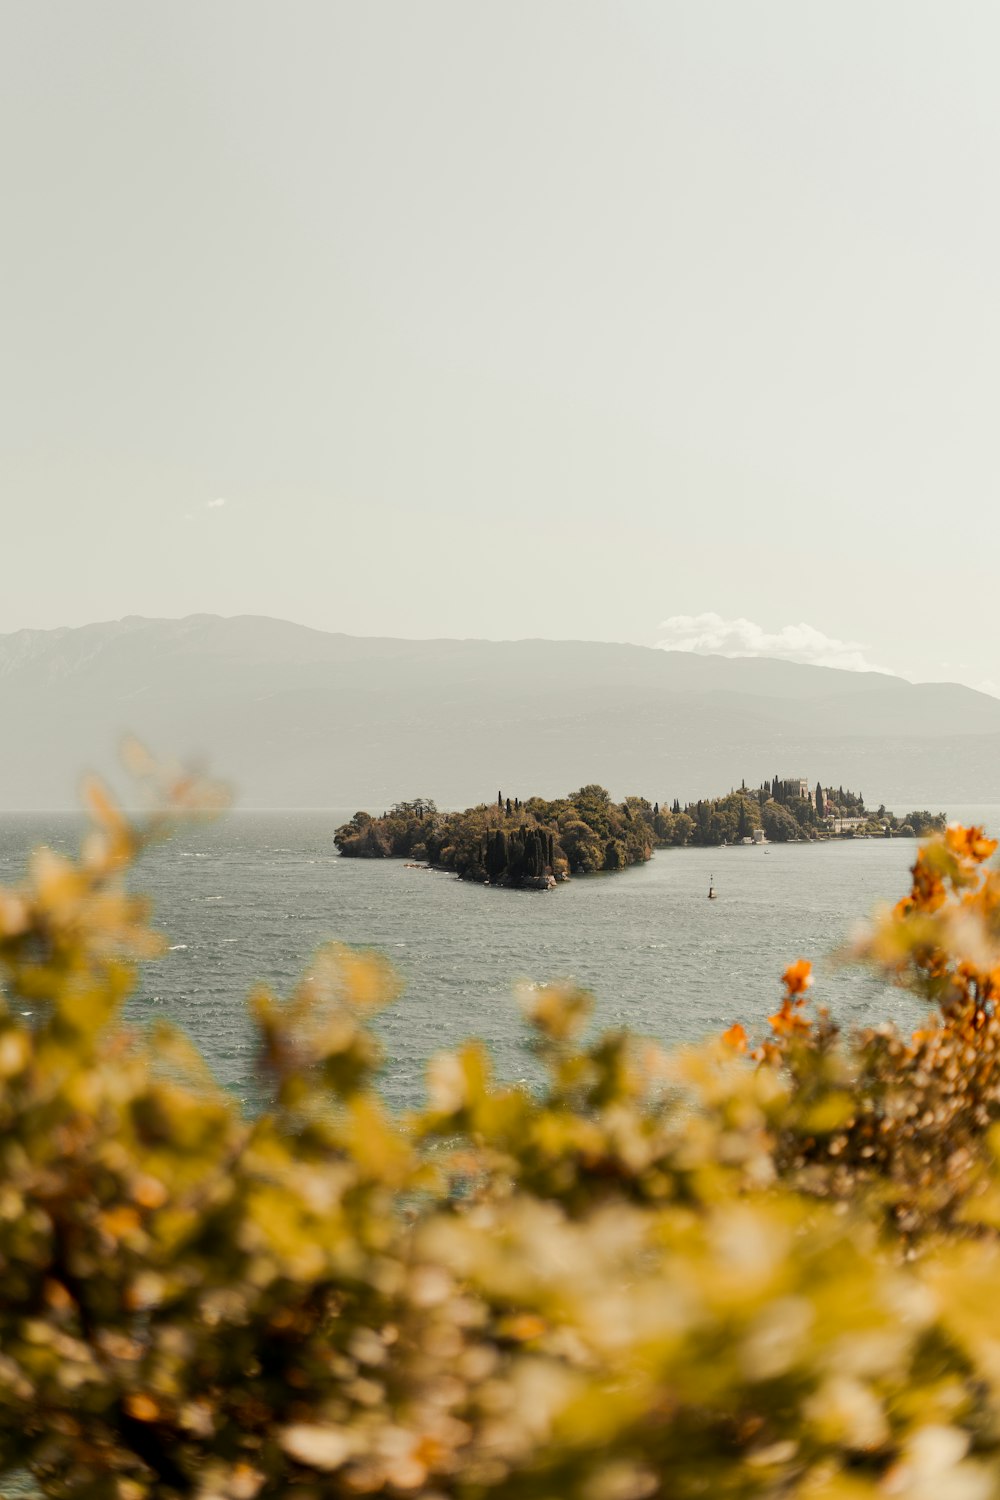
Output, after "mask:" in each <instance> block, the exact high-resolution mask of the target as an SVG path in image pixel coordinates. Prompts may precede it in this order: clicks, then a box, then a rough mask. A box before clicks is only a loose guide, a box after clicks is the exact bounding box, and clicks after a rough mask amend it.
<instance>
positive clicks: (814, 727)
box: [0, 615, 1000, 809]
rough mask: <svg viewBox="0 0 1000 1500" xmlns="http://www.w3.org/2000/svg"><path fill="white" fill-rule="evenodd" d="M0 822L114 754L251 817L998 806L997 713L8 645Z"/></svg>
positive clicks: (967, 706) (856, 697) (124, 641)
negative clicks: (795, 780) (232, 800)
mask: <svg viewBox="0 0 1000 1500" xmlns="http://www.w3.org/2000/svg"><path fill="white" fill-rule="evenodd" d="M0 707H2V722H3V733H2V734H0V807H2V808H5V809H18V808H20V809H28V808H31V809H41V808H47V807H65V806H71V805H73V803H74V801H75V788H76V784H77V780H78V777H79V774H80V772H81V771H82V770H83V769H85V768H96V769H99V770H103V771H106V772H107V771H112V770H113V768H114V766H115V762H116V756H115V746H116V743H117V741H118V739H119V738H120V737H121V735H123V734H125V733H134V734H137V735H139V736H140V737H141V738H143V739H144V740H145V741H146V742H147V743H148V744H149V745H150V747H151V748H153V749H154V750H157V751H163V752H165V753H171V754H177V755H182V756H191V755H198V756H200V757H202V758H203V759H206V760H207V761H208V762H209V764H210V765H211V767H212V769H213V770H214V771H216V772H217V773H218V774H221V775H223V776H225V777H228V778H229V779H231V780H232V782H233V784H234V789H235V790H236V793H237V796H238V799H239V801H240V803H241V804H243V805H245V806H257V807H310V806H312V807H334V808H348V807H354V806H364V805H366V804H367V805H369V806H371V807H376V806H378V807H379V808H381V806H382V805H387V804H388V803H390V802H392V801H395V800H397V799H400V798H407V797H412V796H417V795H422V796H428V797H433V798H434V799H435V800H436V801H437V802H438V803H439V804H440V805H442V806H456V805H465V804H467V803H470V802H475V801H477V800H479V799H483V798H492V797H494V796H495V795H496V789H497V787H498V786H502V787H503V788H504V790H505V791H507V790H509V791H510V792H511V793H514V792H515V791H517V790H518V789H519V788H521V789H523V788H526V787H530V788H531V790H532V791H533V792H538V793H539V794H541V795H555V794H557V793H559V792H562V791H565V789H566V787H568V786H575V785H579V784H582V783H584V782H588V781H600V782H602V783H603V784H605V785H607V786H608V787H609V789H610V790H611V791H612V792H613V793H614V795H615V796H616V797H620V796H624V795H626V794H628V793H632V792H639V793H642V794H644V795H647V796H649V797H651V798H652V797H658V798H660V799H661V800H662V799H663V798H664V797H669V798H671V799H672V798H673V797H674V796H679V797H680V798H681V799H682V800H684V799H686V798H688V797H697V796H700V795H709V794H714V793H716V792H717V791H718V789H719V787H720V786H722V785H730V784H732V783H733V782H736V783H738V782H739V780H740V779H741V778H742V777H746V779H747V781H748V782H749V783H751V784H756V783H757V782H758V781H760V780H761V779H763V778H764V777H765V776H766V777H770V776H772V775H775V774H778V775H781V776H785V775H788V776H792V775H805V776H808V777H810V779H811V780H813V781H815V780H821V781H827V780H832V781H835V782H838V783H839V782H843V783H845V784H850V785H852V786H860V787H861V788H862V790H863V791H864V792H865V794H866V796H868V798H869V799H870V800H874V801H875V802H877V801H880V800H885V801H886V802H887V804H889V805H892V802H893V801H896V802H897V803H902V802H904V801H905V802H907V803H910V802H913V801H921V800H932V801H934V802H947V801H977V800H982V801H1000V699H996V698H992V697H990V696H988V695H987V694H984V693H978V692H976V691H974V690H973V689H972V688H967V687H962V686H960V685H958V684H955V683H910V682H906V681H904V680H903V679H902V678H898V677H890V676H886V675H884V674H881V673H875V672H871V673H855V672H845V671H840V670H838V669H836V668H831V667H812V666H803V665H799V664H797V663H792V662H786V661H777V660H769V659H765V658H745V659H733V658H728V657H721V656H698V655H693V654H690V653H686V652H676V651H661V650H657V649H655V648H651V647H645V646H634V645H626V644H615V643H609V642H587V641H548V640H521V641H482V640H448V639H443V640H426V641H413V640H399V639H392V638H388V637H368V636H350V635H344V634H338V633H328V632H324V631H320V630H312V629H310V628H308V627H306V626H302V625H295V624H292V623H290V622H288V621H284V620H272V619H269V618H266V617H263V616H254V615H243V616H235V617H232V618H224V617H221V616H218V615H189V616H186V617H185V618H183V619H179V620H155V619H146V618H144V617H140V616H128V617H126V618H125V619H123V620H120V621H114V622H108V623H103V624H94V625H87V626H82V627H79V628H68V627H63V628H60V629H56V630H41V631H40V630H22V631H16V632H14V633H13V634H10V635H3V636H0Z"/></svg>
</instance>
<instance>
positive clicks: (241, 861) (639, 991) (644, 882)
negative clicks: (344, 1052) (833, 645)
mask: <svg viewBox="0 0 1000 1500" xmlns="http://www.w3.org/2000/svg"><path fill="white" fill-rule="evenodd" d="M948 811H949V815H950V816H953V817H959V818H962V819H964V820H966V821H968V820H970V819H971V818H972V817H974V816H975V817H976V818H977V819H978V820H979V821H985V822H986V823H987V825H988V826H989V827H991V828H994V829H995V828H997V827H1000V808H995V807H985V808H984V807H979V808H958V807H956V808H949V809H948ZM344 817H345V814H342V813H329V812H327V813H239V812H237V813H233V814H230V815H229V816H228V817H227V818H225V819H223V820H221V821H220V822H218V823H216V824H213V825H210V826H208V827H203V828H200V829H197V830H194V831H188V832H186V833H183V834H181V835H180V836H179V837H178V838H176V839H175V840H174V841H173V843H171V844H169V845H165V846H163V847H162V848H160V849H157V850H156V851H154V852H153V853H152V854H150V855H149V856H148V858H147V860H146V862H145V864H144V866H143V867H142V873H141V880H140V884H141V885H142V886H143V888H144V889H146V890H147V891H148V892H149V893H150V894H151V895H152V897H153V899H154V902H155V921H156V924H157V926H159V927H161V928H162V929H163V931H164V932H166V933H167V934H168V940H169V942H170V944H171V947H170V951H169V953H167V955H166V956H165V957H164V958H162V959H160V960H158V961H157V962H155V963H151V964H148V965H146V966H145V967H144V969H143V971H142V974H141V978H140V983H139V987H138V990H137V993H136V995H135V997H134V999H133V1000H132V1002H131V1003H130V1014H131V1016H132V1018H133V1019H135V1020H137V1021H141V1020H143V1019H151V1018H154V1017H163V1018H166V1019H169V1020H171V1021H173V1022H175V1023H177V1024H178V1025H180V1026H182V1027H183V1028H184V1029H185V1030H186V1031H187V1032H188V1034H189V1035H190V1036H191V1037H192V1038H193V1039H194V1040H195V1041H196V1042H197V1044H198V1046H199V1047H200V1048H201V1050H202V1052H203V1053H204V1054H205V1056H206V1057H207V1059H208V1061H209V1062H210V1064H211V1066H212V1068H213V1070H214V1072H215V1074H216V1076H217V1077H218V1078H219V1079H220V1080H221V1081H222V1082H223V1083H225V1084H226V1085H227V1086H228V1087H229V1088H231V1089H233V1090H234V1091H235V1092H236V1093H237V1094H239V1095H240V1096H241V1097H242V1098H243V1099H244V1100H246V1101H247V1103H248V1104H250V1105H251V1106H252V1105H254V1104H255V1103H257V1102H259V1099H260V1094H259V1090H258V1086H257V1083H256V1079H255V1074H254V1039H253V1033H252V1029H251V1027H250V1025H249V1022H248V1019H247V1013H246V1007H245V996H246V994H247V992H248V991H249V990H250V988H251V987H252V986H253V985H254V984H255V983H257V982H259V981H265V982H267V983H269V984H271V985H273V986H274V987H275V988H276V989H277V990H278V991H279V992H280V993H283V994H284V993H287V992H288V991H289V990H290V989H291V987H292V985H293V984H294V982H295V980H296V978H297V977H298V976H299V975H300V974H301V973H302V972H303V971H304V970H306V969H307V967H308V964H309V958H310V955H311V953H312V952H313V951H314V950H315V948H316V947H317V946H318V945H319V944H320V943H322V942H323V941H325V940H327V939H330V938H337V939H340V940H341V941H344V942H347V943H353V944H365V945H371V946H374V947H377V948H379V949H381V950H382V951H383V952H385V953H386V954H388V956H389V957H390V958H391V959H392V961H393V963H394V964H395V965H396V966H397V968H398V970H399V972H400V974H401V975H402V976H403V978H404V980H405V981H406V988H405V991H404V993H403V996H402V998H401V999H400V1000H399V1001H398V1002H397V1003H396V1005H395V1006H393V1007H392V1008H391V1009H390V1010H389V1011H388V1012H387V1013H386V1014H385V1015H384V1016H383V1017H382V1019H381V1020H380V1022H379V1027H380V1031H381V1034H382V1036H383V1039H384V1042H385V1046H386V1049H387V1054H388V1061H387V1067H386V1072H385V1075H384V1079H383V1088H384V1092H385V1094H386V1096H387V1098H388V1099H389V1100H390V1102H391V1103H392V1104H393V1105H394V1106H396V1107H400V1108H402V1107H407V1106H410V1105H413V1104H415V1103H416V1102H417V1101H418V1100H419V1099H420V1097H421V1094H422V1077H423V1066H424V1063H425V1061H426V1059H427V1057H428V1056H429V1055H430V1054H431V1053H432V1052H434V1051H436V1050H437V1049H439V1048H441V1047H445V1046H448V1045H451V1044H453V1043H455V1042H457V1041H459V1040H461V1039H462V1038H464V1037H466V1036H469V1035H475V1036H480V1037H483V1038H484V1039H485V1040H486V1041H487V1042H488V1043H489V1044H490V1046H491V1048H492V1049H493V1052H494V1056H495V1058H496V1062H497V1068H498V1071H499V1073H500V1074H501V1075H502V1076H503V1077H505V1078H508V1079H517V1078H527V1077H530V1076H531V1074H532V1061H531V1058H530V1056H529V1054H528V1053H527V1051H526V1048H525V1045H524V1029H523V1026H522V1024H521V1021H520V1015H519V1010H518V1006H517V1002H516V1000H515V998H514V993H513V991H514V985H515V984H516V982H517V981H518V980H521V979H530V980H535V981H542V980H552V979H559V978H565V977H572V978H574V979H576V980H578V981H579V982H580V983H581V984H583V985H585V986H586V987H587V988H589V989H591V990H592V991H593V992H594V994H595V996H596V999H597V1011H596V1018H597V1024H598V1025H599V1026H605V1027H620V1026H629V1027H631V1028H633V1029H634V1030H636V1031H639V1032H643V1033H647V1034H649V1035H652V1036H656V1037H658V1038H660V1039H662V1040H663V1041H665V1042H668V1043H670V1042H681V1041H693V1040H697V1039H698V1038H700V1037H702V1036H704V1035H705V1034H706V1033H708V1032H717V1031H719V1030H720V1029H721V1028H724V1027H726V1026H728V1025H729V1024H730V1023H731V1022H732V1021H735V1020H740V1021H742V1022H743V1023H744V1024H745V1025H746V1026H747V1027H748V1029H757V1028H759V1026H760V1025H761V1023H762V1022H763V1020H764V1018H765V1017H766V1016H767V1015H768V1014H769V1013H770V1012H771V1011H772V1010H773V1009H774V1007H775V1003H776V1001H777V999H778V996H779V993H780V976H781V973H782V970H783V969H784V968H785V966H786V965H787V964H788V963H789V962H791V960H793V959H795V958H798V957H807V958H810V959H812V960H813V961H814V963H816V964H817V968H818V970H819V975H818V982H817V986H816V990H815V991H814V993H815V995H816V996H817V998H821V999H823V1000H824V1001H826V1002H827V1003H828V1004H829V1005H830V1007H831V1009H832V1011H833V1013H834V1014H835V1015H836V1016H837V1017H838V1018H839V1019H841V1020H842V1021H843V1022H846V1023H850V1022H866V1021H873V1020H876V1019H881V1018H886V1017H892V1018H894V1019H896V1020H897V1021H899V1022H900V1023H901V1024H904V1025H910V1024H911V1023H913V1022H914V1021H916V1019H917V1017H918V1016H919V1015H920V1014H921V1010H920V1008H919V1007H918V1006H917V1004H916V1002H914V1001H913V1000H912V999H911V998H910V997H908V996H907V995H905V994H903V993H901V992H899V991H894V990H891V989H888V988H886V987H885V986H884V985H881V984H880V983H877V982H876V981H875V980H873V979H872V978H870V977H869V976H868V975H867V974H866V973H864V972H862V971H859V970H857V969H852V968H847V969H844V968H841V969H833V968H830V969H829V970H826V969H825V968H824V967H823V961H824V960H826V959H827V958H828V957H829V956H830V955H831V954H832V953H833V952H834V951H835V950H836V949H837V948H838V947H839V946H840V945H841V944H842V943H843V942H844V941H845V939H846V938H847V937H848V936H849V934H850V932H851V929H852V927H853V926H854V925H855V924H856V923H857V921H858V920H859V919H860V918H862V917H864V916H865V915H866V914H867V913H868V912H870V911H871V909H872V908H873V907H874V906H875V905H876V904H877V903H879V902H885V901H893V900H895V899H897V898H898V897H899V896H900V895H901V894H902V893H903V891H904V889H905V888H906V884H907V869H908V866H909V864H910V862H911V861H912V858H913V853H914V849H915V845H914V843H913V842H912V841H910V840H903V839H893V840H884V839H873V840H859V841H845V842H837V843H829V844H822V845H810V844H786V845H781V844H772V845H769V846H768V847H767V848H766V849H765V848H753V849H748V848H733V849H679V850H669V851H664V852H661V853H658V854H656V855H654V857H653V859H652V860H651V861H650V862H649V864H647V865H643V866H641V867H636V868H633V869H631V870H626V871H623V872H621V873H619V874H615V875H598V876H589V877H586V878H578V879H574V880H572V881H570V882H569V883H567V884H565V885H562V886H560V887H559V888H558V889H557V890H555V891H553V892H551V893H548V894H539V893H536V892H520V891H504V890H493V889H487V888H484V887H482V886H477V885H468V884H465V883H463V882H461V881H458V880H456V879H454V878H453V877H451V876H449V875H445V874H439V873H435V872H431V871H424V870H410V869H406V868H405V867H404V866H403V865H402V864H401V863H399V862H397V861H394V860H393V861H390V860H385V861H366V860H345V859H341V858H340V857H339V856H338V855H337V852H336V850H335V849H334V846H333V832H334V829H335V828H336V827H337V825H338V824H339V823H340V822H342V821H344ZM79 829H80V824H79V821H78V820H76V819H74V818H72V817H70V816H56V815H45V816H41V815H38V816H36V815H27V814H25V815H5V816H3V817H0V883H3V884H10V883H12V882H14V881H16V880H17V879H18V877H19V875H20V873H21V870H22V868H23V865H24V860H25V857H26V855H27V853H28V851H29V850H30V849H31V848H32V847H33V846H34V845H35V844H37V843H40V842H45V843H48V844H51V845H52V846H53V847H56V848H60V849H72V848H73V847H75V844H76V842H77V839H78V836H79ZM712 878H714V882H715V886H716V889H717V891H718V895H719V899H718V900H717V901H708V900H707V899H706V897H707V892H708V885H709V880H710V879H712Z"/></svg>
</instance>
